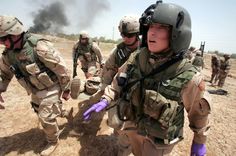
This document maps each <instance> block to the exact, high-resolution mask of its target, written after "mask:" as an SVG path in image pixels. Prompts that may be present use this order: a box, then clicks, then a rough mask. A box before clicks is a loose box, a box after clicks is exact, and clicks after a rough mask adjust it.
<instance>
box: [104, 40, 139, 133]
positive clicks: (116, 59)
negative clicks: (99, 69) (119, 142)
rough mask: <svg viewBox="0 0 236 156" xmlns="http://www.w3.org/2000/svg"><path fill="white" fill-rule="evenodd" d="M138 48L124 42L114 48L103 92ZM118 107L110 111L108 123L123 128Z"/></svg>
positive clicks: (107, 67)
mask: <svg viewBox="0 0 236 156" xmlns="http://www.w3.org/2000/svg"><path fill="white" fill-rule="evenodd" d="M136 52H137V49H134V50H130V49H129V48H128V47H127V46H126V45H125V44H124V43H123V42H122V43H120V44H119V45H118V46H117V47H116V48H114V49H113V51H112V53H111V55H110V56H109V58H108V59H107V61H106V62H105V65H104V67H103V74H102V86H101V93H100V95H102V94H103V93H104V89H105V87H106V86H108V85H110V84H111V82H112V80H113V78H114V76H115V75H116V73H117V72H118V70H119V68H120V67H121V66H122V65H123V64H124V63H125V62H126V61H127V60H128V59H129V58H133V57H134V56H135V55H136ZM116 111H117V110H116V107H114V108H112V109H110V110H109V111H108V125H109V126H110V127H113V128H115V129H117V128H121V125H122V122H121V121H120V120H119V119H118V116H117V115H116V114H117V112H116Z"/></svg>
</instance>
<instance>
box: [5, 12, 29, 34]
mask: <svg viewBox="0 0 236 156" xmlns="http://www.w3.org/2000/svg"><path fill="white" fill-rule="evenodd" d="M24 31H25V29H24V26H23V24H22V23H21V21H20V20H18V19H17V18H16V17H14V16H0V37H4V36H7V35H20V34H21V33H23V32H24Z"/></svg>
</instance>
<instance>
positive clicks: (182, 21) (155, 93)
mask: <svg viewBox="0 0 236 156" xmlns="http://www.w3.org/2000/svg"><path fill="white" fill-rule="evenodd" d="M140 27H141V28H142V29H140V30H142V31H140V33H141V34H142V37H143V38H142V39H143V42H142V45H141V46H143V48H141V49H140V51H139V52H138V53H137V55H136V57H135V58H134V59H132V60H128V61H127V64H124V65H123V66H122V67H121V68H120V69H119V72H118V74H117V76H116V78H115V79H114V80H113V82H112V84H111V86H108V87H106V89H105V92H104V95H103V96H102V99H101V100H100V102H98V103H96V104H93V105H92V107H91V108H89V109H88V110H87V111H86V112H85V113H84V114H83V115H84V119H85V120H88V119H90V116H91V113H92V112H100V111H101V110H103V109H105V108H106V107H107V106H108V105H109V104H110V102H111V101H113V100H116V99H119V104H118V106H119V107H118V114H119V116H120V119H121V120H124V121H126V122H125V125H124V128H123V129H122V130H121V131H119V139H118V142H119V153H118V155H123V156H124V155H129V154H130V153H131V151H132V153H133V154H134V155H137V156H146V155H148V156H154V155H155V156H162V155H168V154H169V153H170V152H171V150H172V149H173V147H174V145H176V144H177V142H178V141H180V140H182V139H183V125H184V108H185V109H186V111H187V112H188V118H189V122H190V125H189V126H190V128H191V129H192V131H193V132H194V137H193V142H192V147H191V155H192V156H193V155H197V156H200V155H201V156H203V155H205V154H206V146H205V142H206V137H207V136H206V134H207V131H208V130H209V121H208V115H209V113H210V104H209V100H208V95H207V92H206V91H205V83H204V80H203V75H201V73H199V72H198V70H197V69H196V67H194V66H193V65H192V64H191V63H189V61H188V60H186V59H183V55H184V52H185V51H186V50H187V48H188V46H189V44H190V41H191V19H190V16H189V14H188V12H187V11H186V10H185V9H184V8H182V7H181V6H178V5H175V4H170V3H162V1H157V3H156V4H153V5H151V6H150V7H148V8H147V9H146V10H145V12H144V13H143V14H142V17H141V19H140Z"/></svg>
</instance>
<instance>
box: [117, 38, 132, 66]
mask: <svg viewBox="0 0 236 156" xmlns="http://www.w3.org/2000/svg"><path fill="white" fill-rule="evenodd" d="M132 52H133V51H131V50H129V49H128V48H126V45H125V44H124V42H121V43H120V44H118V45H117V50H116V55H115V63H116V65H117V66H118V67H121V66H122V65H123V64H124V63H125V62H126V61H127V60H128V59H129V56H130V54H131V53H132Z"/></svg>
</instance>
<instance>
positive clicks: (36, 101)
mask: <svg viewBox="0 0 236 156" xmlns="http://www.w3.org/2000/svg"><path fill="white" fill-rule="evenodd" d="M24 37H25V38H24V42H23V43H24V45H23V48H22V50H5V51H4V52H3V54H2V57H1V59H0V72H1V73H0V78H1V79H0V91H1V92H5V91H6V90H7V87H8V84H9V83H10V81H11V79H12V78H13V76H14V74H15V76H16V78H17V81H18V82H19V83H20V84H21V86H22V87H24V88H25V89H26V91H27V93H28V95H31V104H32V107H33V108H34V110H35V111H36V112H37V114H38V117H39V119H40V122H41V124H42V126H43V130H44V132H45V133H46V136H47V141H48V142H49V143H50V142H57V141H58V135H59V128H58V125H57V121H56V117H58V116H60V117H64V116H65V115H66V113H67V112H66V111H65V109H64V108H63V104H62V101H61V94H62V92H63V91H65V90H67V89H68V88H69V84H70V74H69V72H68V69H67V67H66V64H65V62H64V60H63V59H62V57H61V55H60V53H59V52H58V51H57V50H56V49H55V48H54V47H53V46H52V44H51V43H50V42H48V41H47V40H44V39H38V38H36V37H34V36H31V35H29V34H25V36H24ZM10 69H11V70H10Z"/></svg>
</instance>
